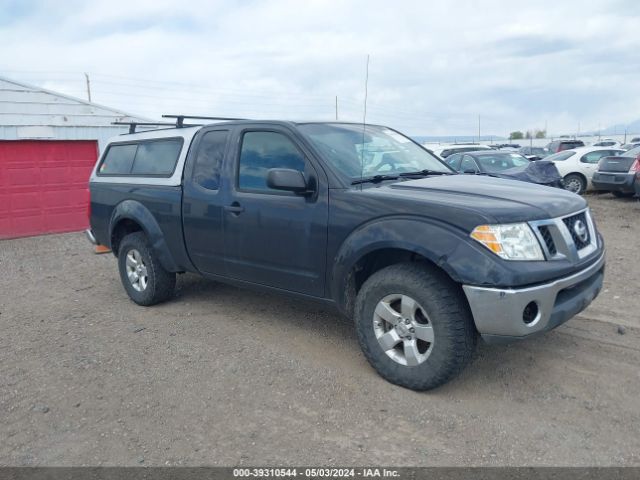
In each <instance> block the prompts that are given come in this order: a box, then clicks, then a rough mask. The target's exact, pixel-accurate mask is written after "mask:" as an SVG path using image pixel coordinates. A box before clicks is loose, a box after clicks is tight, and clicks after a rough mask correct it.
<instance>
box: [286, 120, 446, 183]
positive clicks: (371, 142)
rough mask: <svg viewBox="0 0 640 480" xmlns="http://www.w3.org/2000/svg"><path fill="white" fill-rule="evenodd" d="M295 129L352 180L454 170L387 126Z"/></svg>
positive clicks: (326, 125) (320, 125) (318, 125)
mask: <svg viewBox="0 0 640 480" xmlns="http://www.w3.org/2000/svg"><path fill="white" fill-rule="evenodd" d="M298 128H299V130H300V131H301V132H302V133H303V134H304V135H306V136H307V137H308V138H309V140H310V141H311V142H312V143H313V144H314V146H315V147H316V148H317V149H318V150H319V151H320V153H321V154H322V155H323V157H324V158H325V160H326V161H327V162H329V163H330V164H331V165H333V166H334V167H335V168H336V169H337V170H339V171H340V172H341V173H342V174H344V175H346V176H348V177H349V178H350V179H352V180H354V179H357V178H360V177H361V176H362V177H371V176H376V175H385V176H393V175H398V174H402V173H408V172H420V171H426V170H430V171H434V172H442V173H452V172H453V171H452V170H451V169H450V168H449V167H447V166H446V165H444V164H443V163H442V162H441V161H440V160H438V159H437V158H436V157H434V156H433V155H432V154H430V153H429V152H428V151H426V150H425V149H423V148H421V147H419V146H418V145H416V144H415V143H413V141H411V140H410V139H409V138H407V137H405V136H404V135H401V134H399V133H398V132H396V131H394V130H391V129H389V128H386V127H380V126H374V125H367V126H366V128H364V129H363V126H362V125H351V124H340V123H307V124H299V125H298Z"/></svg>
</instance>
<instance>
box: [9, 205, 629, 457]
mask: <svg viewBox="0 0 640 480" xmlns="http://www.w3.org/2000/svg"><path fill="white" fill-rule="evenodd" d="M588 199H589V203H590V205H591V207H592V209H593V211H594V214H595V217H596V220H597V222H598V225H599V227H600V229H601V231H602V232H603V234H604V236H605V238H606V241H607V242H608V267H607V268H608V270H607V280H606V286H605V290H604V291H603V292H602V294H601V296H600V297H599V298H598V299H597V300H596V302H595V303H594V304H593V305H592V306H591V307H590V308H589V309H588V310H586V311H585V312H583V314H581V315H580V316H579V317H577V318H575V319H573V320H572V321H570V322H568V323H567V324H565V325H563V326H562V327H560V328H558V329H557V330H555V331H553V332H551V333H549V334H547V335H545V336H543V337H541V338H538V339H532V340H529V341H526V342H522V343H519V344H516V345H512V346H507V347H488V346H485V345H482V344H481V345H480V346H479V348H478V352H477V357H476V359H475V361H474V363H473V364H472V365H471V366H470V367H469V368H468V369H467V370H466V371H465V373H464V374H463V375H462V376H461V377H459V378H458V379H456V380H455V381H453V382H452V383H450V384H448V385H446V386H445V387H443V388H440V389H438V390H436V391H434V392H430V393H422V394H421V393H415V392H411V391H408V390H404V389H402V388H399V387H395V386H393V385H390V384H389V383H387V382H385V381H384V380H382V379H381V378H380V377H378V376H377V375H376V373H375V372H374V371H373V370H372V369H371V368H370V367H369V366H368V364H367V363H366V361H365V359H364V357H363V356H362V355H361V353H360V351H359V349H358V347H357V344H356V339H355V336H354V333H353V330H352V328H351V325H350V324H349V322H347V321H346V320H343V319H341V318H340V317H338V316H337V315H336V314H334V313H331V312H327V311H324V310H322V309H321V308H319V307H318V306H317V305H312V304H306V303H300V302H297V301H292V300H287V299H283V298H280V297H276V296H270V295H264V294H259V293H253V292H248V291H243V290H239V289H236V288H233V287H228V286H224V285H221V284H217V283H213V282H210V281H206V280H202V279H200V278H198V277H196V276H192V275H184V276H181V277H180V280H179V292H178V296H177V298H176V299H175V300H174V301H172V302H169V303H167V304H164V305H161V306H157V307H152V308H142V307H137V306H135V305H134V304H133V303H132V302H130V301H129V300H128V299H127V297H126V295H125V293H124V291H123V289H122V287H121V286H120V282H119V279H118V275H117V271H116V263H115V261H114V258H113V257H112V256H111V255H101V256H97V255H94V254H93V253H92V250H91V248H90V246H89V244H88V243H87V242H86V241H85V239H84V237H83V236H82V235H81V234H69V235H56V236H50V237H40V238H29V239H22V240H11V241H4V242H0V271H2V276H1V278H0V312H1V314H0V329H1V332H2V333H1V334H0V411H1V412H2V415H1V416H0V464H4V465H7V464H10V465H87V464H91V465H138V464H141V463H142V464H144V465H164V464H165V463H166V464H185V465H201V464H208V465H241V464H244V465H251V464H270V465H274V464H305V465H306V464H313V465H318V464H347V465H366V464H372V463H373V464H383V465H522V464H524V465H640V435H639V434H638V432H639V428H640V427H639V426H640V381H639V380H640V368H639V367H638V365H640V319H639V315H638V312H640V295H638V291H639V290H638V282H639V280H640V269H639V268H638V265H639V263H638V253H639V252H638V245H639V243H638V238H639V237H640V222H638V216H639V215H640V202H638V201H637V200H619V199H615V198H613V197H612V196H610V195H608V194H607V195H599V196H589V197H588ZM619 326H624V327H625V328H624V329H623V330H621V331H620V332H622V331H624V332H625V333H624V334H621V333H620V332H619Z"/></svg>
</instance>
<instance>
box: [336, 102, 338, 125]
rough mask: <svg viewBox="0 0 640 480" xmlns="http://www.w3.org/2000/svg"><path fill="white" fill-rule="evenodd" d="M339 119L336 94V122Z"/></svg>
mask: <svg viewBox="0 0 640 480" xmlns="http://www.w3.org/2000/svg"><path fill="white" fill-rule="evenodd" d="M337 121H338V96H337V95H336V122H337Z"/></svg>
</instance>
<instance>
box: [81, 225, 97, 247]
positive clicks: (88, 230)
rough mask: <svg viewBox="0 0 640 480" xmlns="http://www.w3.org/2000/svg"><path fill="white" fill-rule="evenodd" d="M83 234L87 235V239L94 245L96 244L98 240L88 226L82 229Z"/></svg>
mask: <svg viewBox="0 0 640 480" xmlns="http://www.w3.org/2000/svg"><path fill="white" fill-rule="evenodd" d="M84 234H85V235H86V236H87V239H89V241H90V242H91V243H92V244H94V245H98V241H97V240H96V237H94V236H93V232H92V231H91V229H90V228H87V229H86V230H85V231H84Z"/></svg>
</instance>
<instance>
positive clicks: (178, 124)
mask: <svg viewBox="0 0 640 480" xmlns="http://www.w3.org/2000/svg"><path fill="white" fill-rule="evenodd" d="M162 118H175V119H176V128H182V127H183V126H184V119H185V118H186V119H189V120H249V119H248V118H235V117H199V116H197V115H162Z"/></svg>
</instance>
